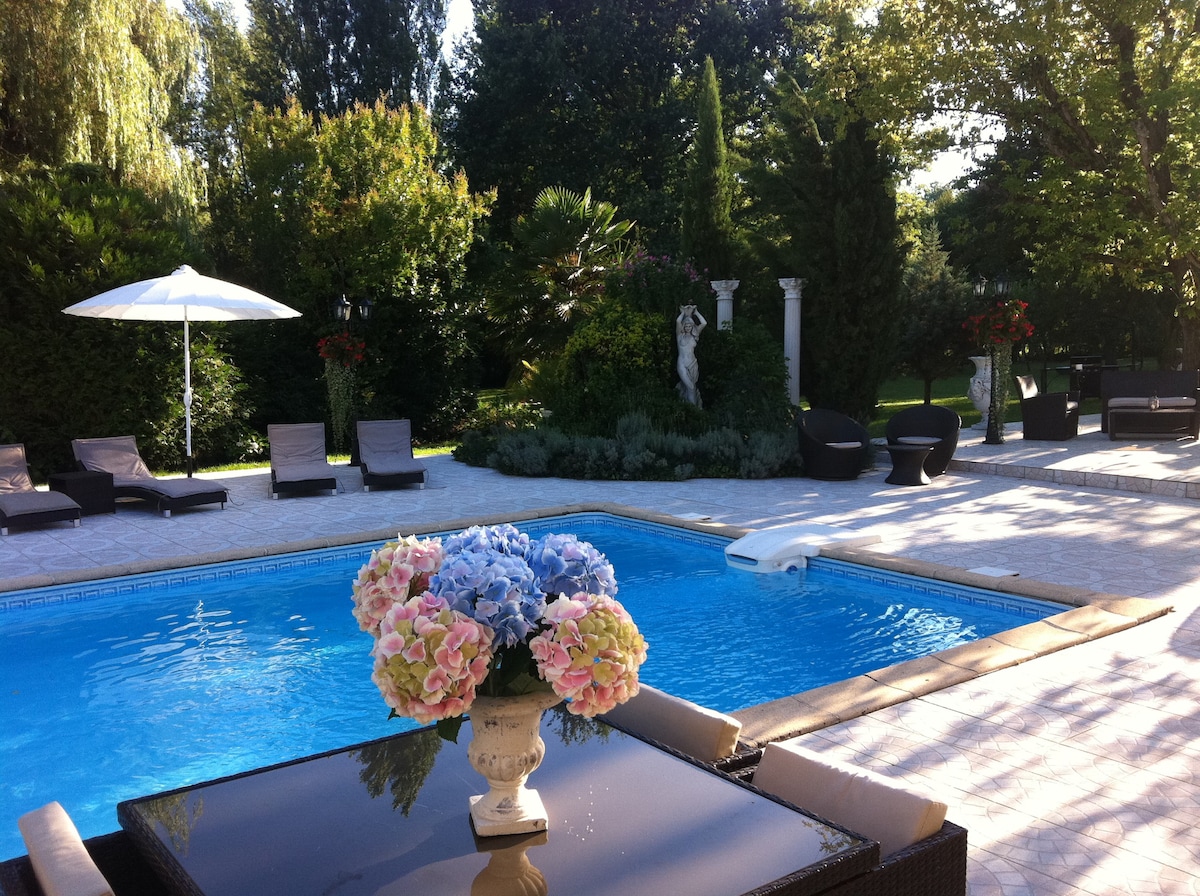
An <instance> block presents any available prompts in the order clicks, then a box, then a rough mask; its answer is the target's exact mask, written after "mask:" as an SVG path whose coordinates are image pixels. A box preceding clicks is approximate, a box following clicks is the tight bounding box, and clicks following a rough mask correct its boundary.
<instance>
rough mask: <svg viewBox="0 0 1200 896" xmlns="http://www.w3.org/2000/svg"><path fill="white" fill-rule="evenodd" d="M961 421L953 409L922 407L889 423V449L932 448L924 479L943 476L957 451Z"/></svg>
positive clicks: (908, 410) (906, 410)
mask: <svg viewBox="0 0 1200 896" xmlns="http://www.w3.org/2000/svg"><path fill="white" fill-rule="evenodd" d="M961 429H962V418H961V417H959V416H958V414H957V413H955V412H954V411H953V410H951V409H950V408H946V407H942V406H941V405H937V404H919V405H915V406H914V407H911V408H905V409H904V410H902V411H900V412H898V413H897V414H895V415H894V416H893V417H892V418H891V419H890V420H888V422H887V427H886V430H885V435H886V436H887V440H888V444H889V445H932V446H933V448H932V450H931V451H930V452H929V454H927V455H926V456H925V464H924V467H925V475H926V476H930V477H932V476H941V475H942V474H943V473H945V472H946V467H948V466H949V465H950V459H951V458H952V457H954V451H955V449H956V448H958V435H959V432H960V431H961Z"/></svg>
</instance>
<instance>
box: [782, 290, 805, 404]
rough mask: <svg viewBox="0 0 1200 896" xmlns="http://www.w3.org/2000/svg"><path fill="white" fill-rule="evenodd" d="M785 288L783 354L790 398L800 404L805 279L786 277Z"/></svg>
mask: <svg viewBox="0 0 1200 896" xmlns="http://www.w3.org/2000/svg"><path fill="white" fill-rule="evenodd" d="M779 285H780V286H781V287H782V288H783V354H784V355H785V356H786V358H787V371H788V400H790V401H791V403H792V404H793V405H796V406H799V404H800V297H801V296H802V295H803V294H804V279H803V278H801V277H784V278H782V279H781V280H780V281H779Z"/></svg>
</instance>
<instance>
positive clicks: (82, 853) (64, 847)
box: [17, 803, 113, 896]
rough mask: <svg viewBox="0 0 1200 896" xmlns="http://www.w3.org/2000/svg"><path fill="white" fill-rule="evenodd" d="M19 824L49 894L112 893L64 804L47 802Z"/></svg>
mask: <svg viewBox="0 0 1200 896" xmlns="http://www.w3.org/2000/svg"><path fill="white" fill-rule="evenodd" d="M17 827H18V828H20V829H21V836H22V837H23V838H25V847H26V848H27V849H28V850H29V862H30V864H32V865H33V873H34V874H35V875H36V876H37V879H38V883H39V884H41V887H42V890H43V891H45V893H46V896H113V891H112V887H110V886H109V885H108V881H107V880H105V879H104V875H103V874H101V873H100V869H99V868H97V867H96V863H95V862H93V861H92V857H91V856H90V855H89V854H88V851H87V848H86V847H85V846H84V845H83V840H81V839H80V837H79V831H78V829H77V828H76V827H75V823H74V822H73V821H71V818H70V816H68V815H67V812H66V810H65V809H63V807H62V806H61V805H59V804H58V803H47V804H46V805H45V806H42V808H40V809H34V810H33V811H32V812H27V813H26V814H24V815H22V816H21V817H20V818H18V819H17Z"/></svg>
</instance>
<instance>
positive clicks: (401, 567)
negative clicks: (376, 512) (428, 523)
mask: <svg viewBox="0 0 1200 896" xmlns="http://www.w3.org/2000/svg"><path fill="white" fill-rule="evenodd" d="M441 565H442V542H441V539H438V538H427V539H418V538H417V537H416V536H413V535H410V536H408V537H407V538H400V539H398V540H397V541H389V542H388V543H387V544H385V545H384V546H383V547H381V548H379V550H377V551H374V552H372V554H371V558H370V559H369V560H368V561H367V562H366V564H365V565H364V566H363V567H362V569H360V570H359V571H358V577H357V578H356V579H355V580H354V586H353V587H354V618H355V619H357V620H358V627H359V628H361V629H362V630H363V631H364V632H370V633H371V634H372V635H373V636H374V637H379V624H380V622H382V621H383V617H384V616H386V615H387V612H388V610H390V609H391V608H392V606H393V604H396V603H403V602H404V601H406V600H408V598H409V596H410V595H413V594H420V593H421V592H423V591H425V590H427V589H428V587H429V579H430V577H431V576H432V575H433V574H434V573H435V572H437V571H438V568H439V567H440V566H441Z"/></svg>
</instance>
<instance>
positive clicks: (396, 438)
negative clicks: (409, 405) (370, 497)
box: [358, 420, 425, 491]
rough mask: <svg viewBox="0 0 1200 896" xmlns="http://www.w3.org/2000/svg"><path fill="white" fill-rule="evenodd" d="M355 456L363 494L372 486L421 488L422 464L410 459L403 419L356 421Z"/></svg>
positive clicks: (408, 430) (409, 428) (408, 426)
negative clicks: (356, 441) (356, 447)
mask: <svg viewBox="0 0 1200 896" xmlns="http://www.w3.org/2000/svg"><path fill="white" fill-rule="evenodd" d="M358 457H359V466H360V467H362V476H363V488H364V489H365V490H366V491H370V490H371V487H372V486H375V487H382V488H387V487H390V486H396V485H419V486H420V487H421V488H424V487H425V465H424V464H422V463H421V462H420V461H419V460H416V459H415V458H414V457H413V451H412V424H411V423H409V421H407V420H359V421H358Z"/></svg>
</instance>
